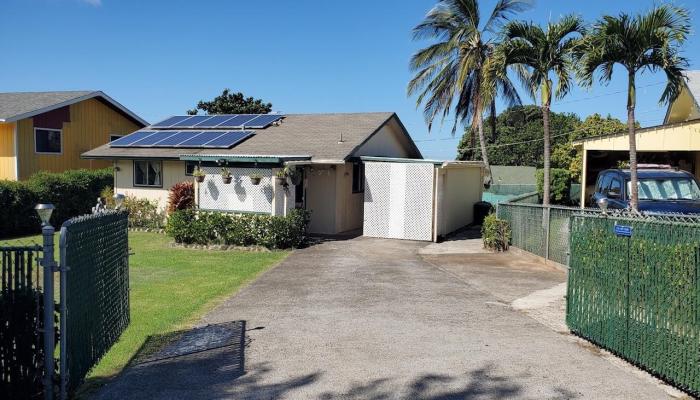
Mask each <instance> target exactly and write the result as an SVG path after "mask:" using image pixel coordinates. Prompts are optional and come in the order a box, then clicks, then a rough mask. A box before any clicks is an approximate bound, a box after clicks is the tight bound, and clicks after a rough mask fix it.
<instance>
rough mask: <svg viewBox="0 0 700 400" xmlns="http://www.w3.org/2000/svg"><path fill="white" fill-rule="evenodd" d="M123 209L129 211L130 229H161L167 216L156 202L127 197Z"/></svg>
mask: <svg viewBox="0 0 700 400" xmlns="http://www.w3.org/2000/svg"><path fill="white" fill-rule="evenodd" d="M122 208H124V209H126V210H128V211H129V228H150V229H160V228H162V227H163V225H164V222H165V214H164V213H163V212H162V211H161V210H160V209H159V208H158V202H157V201H156V200H148V199H139V198H136V197H133V196H126V198H124V202H123V203H122Z"/></svg>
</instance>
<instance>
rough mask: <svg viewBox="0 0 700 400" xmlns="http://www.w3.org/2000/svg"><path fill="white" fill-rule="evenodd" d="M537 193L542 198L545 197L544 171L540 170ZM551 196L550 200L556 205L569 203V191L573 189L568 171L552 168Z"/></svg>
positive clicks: (550, 172) (550, 178)
mask: <svg viewBox="0 0 700 400" xmlns="http://www.w3.org/2000/svg"><path fill="white" fill-rule="evenodd" d="M535 175H536V178H537V192H538V193H539V194H540V198H542V197H543V195H544V170H543V169H538V170H537V172H536V174H535ZM549 182H550V193H549V194H550V196H549V200H550V201H552V202H554V203H559V204H563V203H568V202H569V191H570V189H571V174H570V173H569V170H568V169H562V168H551V169H550V170H549Z"/></svg>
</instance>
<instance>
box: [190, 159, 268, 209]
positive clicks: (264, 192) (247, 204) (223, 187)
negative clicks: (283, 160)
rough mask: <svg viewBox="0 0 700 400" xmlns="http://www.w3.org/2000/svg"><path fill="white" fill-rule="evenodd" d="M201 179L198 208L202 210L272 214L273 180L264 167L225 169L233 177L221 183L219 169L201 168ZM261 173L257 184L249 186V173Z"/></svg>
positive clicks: (250, 183)
mask: <svg viewBox="0 0 700 400" xmlns="http://www.w3.org/2000/svg"><path fill="white" fill-rule="evenodd" d="M202 169H203V170H204V172H206V174H207V175H206V177H205V178H204V182H202V183H200V184H199V208H201V209H203V210H220V211H238V212H258V213H272V198H273V197H274V189H273V185H274V181H273V178H272V170H271V169H265V168H229V169H230V171H231V175H232V176H233V179H232V180H231V183H230V184H228V185H227V184H224V181H223V180H222V179H221V169H220V168H217V167H203V168H202ZM253 173H258V174H260V175H262V177H263V178H262V179H261V180H260V184H259V185H253V183H252V182H251V181H250V175H251V174H253Z"/></svg>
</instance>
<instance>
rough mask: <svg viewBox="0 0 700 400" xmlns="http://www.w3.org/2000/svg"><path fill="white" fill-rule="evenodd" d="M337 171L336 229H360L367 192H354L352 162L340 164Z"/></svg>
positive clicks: (341, 230) (344, 230)
mask: <svg viewBox="0 0 700 400" xmlns="http://www.w3.org/2000/svg"><path fill="white" fill-rule="evenodd" d="M336 171H337V172H336V189H335V191H336V214H335V231H336V232H347V231H351V230H355V229H360V228H362V212H363V202H364V197H365V194H364V192H361V193H353V192H352V163H345V165H339V166H338V167H337V169H336Z"/></svg>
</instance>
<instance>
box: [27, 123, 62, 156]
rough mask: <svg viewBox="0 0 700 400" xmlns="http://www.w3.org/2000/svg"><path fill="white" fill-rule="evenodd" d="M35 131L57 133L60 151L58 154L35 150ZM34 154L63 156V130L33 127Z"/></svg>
mask: <svg viewBox="0 0 700 400" xmlns="http://www.w3.org/2000/svg"><path fill="white" fill-rule="evenodd" d="M36 131H53V132H58V134H59V135H60V137H61V140H60V142H61V151H59V152H58V153H56V152H53V151H39V149H38V148H37V144H38V143H37V140H36ZM34 153H35V154H48V155H52V156H60V155H62V154H63V129H54V128H40V127H35V128H34Z"/></svg>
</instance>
